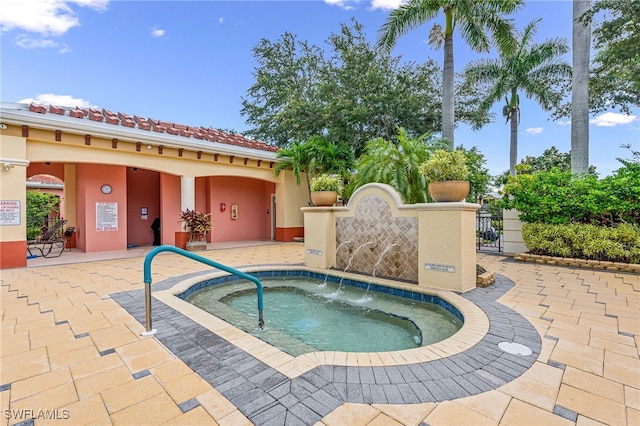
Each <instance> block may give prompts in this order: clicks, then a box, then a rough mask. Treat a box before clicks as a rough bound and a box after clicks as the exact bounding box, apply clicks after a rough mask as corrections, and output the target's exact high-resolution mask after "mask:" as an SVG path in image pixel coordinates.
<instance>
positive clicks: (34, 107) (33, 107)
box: [29, 102, 47, 114]
mask: <svg viewBox="0 0 640 426" xmlns="http://www.w3.org/2000/svg"><path fill="white" fill-rule="evenodd" d="M29 111H31V112H37V113H40V114H46V113H47V108H46V107H44V106H42V105H37V104H34V103H33V102H32V103H31V105H29Z"/></svg>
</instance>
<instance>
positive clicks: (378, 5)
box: [371, 0, 407, 10]
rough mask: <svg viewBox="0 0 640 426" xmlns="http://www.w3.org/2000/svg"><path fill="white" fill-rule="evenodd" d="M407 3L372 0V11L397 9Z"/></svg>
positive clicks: (395, 0)
mask: <svg viewBox="0 0 640 426" xmlns="http://www.w3.org/2000/svg"><path fill="white" fill-rule="evenodd" d="M406 2H407V0H371V9H373V10H375V9H384V10H390V9H397V8H398V7H400V5H401V4H403V3H406Z"/></svg>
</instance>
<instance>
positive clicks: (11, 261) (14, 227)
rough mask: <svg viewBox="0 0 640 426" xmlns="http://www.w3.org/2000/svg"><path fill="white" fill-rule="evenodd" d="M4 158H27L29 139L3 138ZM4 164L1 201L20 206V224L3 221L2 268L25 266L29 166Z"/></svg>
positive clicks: (0, 228)
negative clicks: (5, 165)
mask: <svg viewBox="0 0 640 426" xmlns="http://www.w3.org/2000/svg"><path fill="white" fill-rule="evenodd" d="M0 158H3V159H18V160H24V159H25V158H26V140H25V139H24V138H21V137H12V136H8V137H7V136H5V137H3V138H2V140H1V141H0ZM3 166H4V165H0V201H3V202H4V203H6V205H5V206H4V207H2V208H3V209H5V208H6V209H9V210H10V211H16V210H15V209H16V208H18V209H19V219H18V221H19V224H6V225H0V253H1V254H2V255H1V256H0V268H17V267H23V266H26V265H27V244H26V241H27V238H26V236H27V232H26V219H27V213H26V211H27V195H26V194H27V192H26V190H25V188H26V180H27V168H26V166H21V165H15V166H13V167H10V168H9V169H8V170H4V167H3ZM2 213H4V214H9V212H2ZM7 222H11V221H9V220H7Z"/></svg>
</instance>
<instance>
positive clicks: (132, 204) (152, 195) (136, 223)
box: [127, 167, 160, 246]
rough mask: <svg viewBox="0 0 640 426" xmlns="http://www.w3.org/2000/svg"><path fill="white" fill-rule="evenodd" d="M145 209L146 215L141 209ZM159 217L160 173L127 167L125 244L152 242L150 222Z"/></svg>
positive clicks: (147, 243) (141, 244)
mask: <svg viewBox="0 0 640 426" xmlns="http://www.w3.org/2000/svg"><path fill="white" fill-rule="evenodd" d="M142 208H145V209H146V210H147V214H146V216H143V215H142V211H141V209H142ZM157 217H160V173H158V172H154V171H151V170H144V169H139V168H137V167H136V168H133V167H128V168H127V244H135V245H139V246H144V245H150V244H152V243H153V230H152V229H151V224H152V223H153V221H154V219H155V218H157Z"/></svg>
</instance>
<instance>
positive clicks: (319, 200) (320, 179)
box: [309, 173, 343, 207]
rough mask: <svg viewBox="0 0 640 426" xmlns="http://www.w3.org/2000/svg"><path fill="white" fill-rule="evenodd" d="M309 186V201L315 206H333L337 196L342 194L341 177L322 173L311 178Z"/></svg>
mask: <svg viewBox="0 0 640 426" xmlns="http://www.w3.org/2000/svg"><path fill="white" fill-rule="evenodd" d="M309 187H310V189H311V202H312V203H313V204H314V205H315V206H317V207H320V206H333V205H334V204H335V203H336V202H337V201H338V196H339V195H342V190H343V183H342V177H341V176H338V175H329V174H326V173H322V174H321V175H319V176H317V177H314V178H313V179H311V183H310V184H309Z"/></svg>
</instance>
